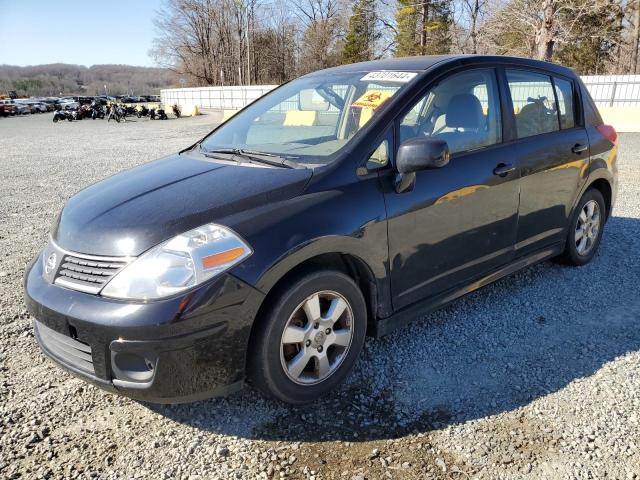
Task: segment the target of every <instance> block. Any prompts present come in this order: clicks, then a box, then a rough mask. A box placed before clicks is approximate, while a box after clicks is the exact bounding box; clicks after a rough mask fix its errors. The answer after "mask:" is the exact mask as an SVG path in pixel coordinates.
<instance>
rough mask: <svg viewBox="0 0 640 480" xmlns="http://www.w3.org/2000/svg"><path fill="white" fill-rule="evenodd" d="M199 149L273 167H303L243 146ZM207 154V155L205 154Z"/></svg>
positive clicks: (273, 154) (278, 156) (205, 152)
mask: <svg viewBox="0 0 640 480" xmlns="http://www.w3.org/2000/svg"><path fill="white" fill-rule="evenodd" d="M200 150H201V151H202V152H203V153H204V154H205V155H207V153H213V154H216V153H222V154H226V155H236V156H240V157H244V158H247V159H248V160H249V162H250V163H263V164H265V165H271V166H274V167H284V168H305V167H303V166H302V165H300V164H299V163H297V162H294V161H293V160H289V159H287V158H284V157H281V156H280V155H276V154H275V153H267V152H258V151H255V150H246V149H244V148H216V149H213V150H205V149H204V148H202V147H200ZM207 156H208V155H207Z"/></svg>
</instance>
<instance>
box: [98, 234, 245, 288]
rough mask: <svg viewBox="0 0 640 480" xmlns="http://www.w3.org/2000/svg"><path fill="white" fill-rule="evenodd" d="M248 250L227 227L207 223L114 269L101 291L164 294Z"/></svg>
mask: <svg viewBox="0 0 640 480" xmlns="http://www.w3.org/2000/svg"><path fill="white" fill-rule="evenodd" d="M252 253H253V252H252V250H251V248H250V247H249V246H248V245H247V244H246V243H245V242H244V241H243V240H242V239H241V238H240V237H239V236H237V235H236V234H235V233H233V232H232V231H231V230H229V229H228V228H226V227H223V226H220V225H215V224H213V223H210V224H207V225H203V226H202V227H198V228H195V229H193V230H190V231H188V232H186V233H183V234H181V235H178V236H176V237H173V238H172V239H170V240H167V241H166V242H164V243H161V244H160V245H158V246H156V247H154V248H152V249H151V250H149V251H148V252H146V253H144V254H143V255H142V256H140V257H139V258H137V259H136V260H134V261H133V262H131V263H130V264H129V265H127V266H126V267H125V268H124V269H122V270H121V271H120V272H119V273H117V274H116V275H115V276H114V277H113V278H112V279H111V281H110V282H109V283H108V284H107V285H106V286H105V287H104V289H103V290H102V293H101V294H102V295H103V296H105V297H112V298H124V299H136V300H149V299H157V298H163V297H168V296H170V295H173V294H176V293H179V292H182V291H184V290H187V289H189V288H191V287H194V286H196V285H199V284H200V283H202V282H204V281H205V280H208V279H210V278H211V277H213V276H215V275H218V274H219V273H221V272H223V271H225V270H227V269H229V268H231V267H232V266H234V265H236V264H238V263H239V262H241V261H242V260H244V259H245V258H247V257H248V256H249V255H251V254H252Z"/></svg>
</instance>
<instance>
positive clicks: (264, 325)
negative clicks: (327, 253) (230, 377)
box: [249, 271, 367, 404]
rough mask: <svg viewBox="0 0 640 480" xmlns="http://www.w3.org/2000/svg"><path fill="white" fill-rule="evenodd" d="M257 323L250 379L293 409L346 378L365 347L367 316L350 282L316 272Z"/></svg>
mask: <svg viewBox="0 0 640 480" xmlns="http://www.w3.org/2000/svg"><path fill="white" fill-rule="evenodd" d="M277 295H278V298H277V299H276V300H275V302H274V303H273V304H272V305H271V307H270V308H269V309H268V311H267V312H266V314H265V315H264V316H263V317H262V318H261V319H259V320H258V321H261V324H260V325H259V326H258V331H257V332H256V335H254V337H253V341H252V343H251V347H250V352H249V356H250V357H249V377H250V380H251V381H252V383H253V384H254V385H255V386H257V387H258V388H259V389H260V390H262V391H263V392H265V393H267V394H268V395H271V396H274V397H276V398H278V399H280V400H283V401H285V402H287V403H292V404H303V403H308V402H311V401H313V400H316V399H317V398H318V397H321V396H324V395H326V394H327V393H329V392H330V391H332V390H333V389H334V388H336V387H337V386H338V385H339V384H340V383H342V381H343V380H344V379H345V378H346V376H347V375H348V374H349V373H350V372H351V370H352V368H353V366H354V364H355V362H356V360H357V358H358V355H359V354H360V351H361V350H362V345H363V343H364V338H365V333H366V324H367V318H366V315H367V310H366V306H365V302H364V298H363V296H362V293H361V292H360V289H359V288H358V286H357V285H356V284H355V283H354V281H353V280H352V279H351V278H349V277H348V276H346V275H344V274H343V273H340V272H336V271H320V272H314V273H310V274H307V275H304V276H300V277H297V278H296V279H294V280H293V281H292V283H291V284H290V286H289V287H288V288H286V289H284V290H282V291H280V292H279V293H278V294H277Z"/></svg>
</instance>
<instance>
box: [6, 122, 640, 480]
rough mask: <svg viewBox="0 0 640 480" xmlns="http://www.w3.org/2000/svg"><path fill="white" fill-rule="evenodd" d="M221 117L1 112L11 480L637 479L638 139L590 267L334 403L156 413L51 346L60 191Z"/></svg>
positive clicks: (233, 404)
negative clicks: (35, 266) (35, 330)
mask: <svg viewBox="0 0 640 480" xmlns="http://www.w3.org/2000/svg"><path fill="white" fill-rule="evenodd" d="M210 122H211V121H210V119H208V117H206V116H203V117H198V118H184V119H180V120H170V121H165V122H150V121H146V120H140V121H136V122H130V123H126V124H114V123H110V124H107V123H106V122H104V121H91V120H85V121H82V122H77V123H76V122H73V123H68V122H63V123H61V124H53V123H52V122H51V118H50V115H42V116H30V117H25V118H10V119H0V171H2V177H1V180H0V252H2V253H0V398H1V399H2V400H1V402H0V452H1V454H0V478H36V477H47V478H63V477H69V478H87V477H95V478H189V479H196V478H203V479H204V478H225V479H226V478H246V479H254V478H283V477H285V478H304V479H313V478H315V479H318V480H320V479H346V480H350V479H357V480H363V479H365V478H366V479H378V478H399V479H412V478H415V479H417V478H421V479H422V478H450V479H458V478H459V479H467V478H505V479H507V478H513V479H516V478H517V479H520V478H532V479H534V478H535V479H549V478H567V479H574V478H585V479H586V478H621V479H634V478H635V479H640V328H639V327H640V297H639V296H638V292H639V291H640V256H639V255H638V251H640V154H638V152H640V135H630V134H629V135H622V136H621V139H620V144H621V147H620V148H621V149H620V156H619V158H620V180H621V181H620V183H621V185H620V191H619V196H618V204H617V206H616V209H615V211H614V217H613V218H612V219H611V220H610V222H609V223H608V225H607V227H606V230H605V237H604V240H603V243H602V245H601V249H600V252H599V254H598V255H597V257H596V258H595V260H594V261H593V262H592V263H591V264H590V265H588V266H586V267H583V268H569V267H563V266H559V265H556V264H554V263H551V262H545V263H543V264H541V265H538V266H535V267H533V268H529V269H527V270H525V271H523V272H520V273H518V274H516V275H514V276H512V277H509V278H507V279H504V280H502V281H500V282H498V283H496V284H494V285H492V286H489V287H486V288H483V289H481V290H480V291H478V292H475V293H473V294H471V295H469V296H467V297H465V298H464V299H462V300H460V301H458V302H456V303H455V304H453V305H452V306H450V307H448V308H446V309H445V310H442V311H440V312H437V313H435V314H432V315H430V316H428V317H427V318H426V319H424V320H423V321H421V322H416V323H414V324H412V325H411V326H409V327H408V328H405V329H403V330H401V331H398V332H396V333H395V334H393V335H391V336H389V337H386V338H384V339H382V340H377V341H376V340H372V339H370V340H368V341H367V343H366V346H365V351H364V352H363V355H362V357H361V360H360V361H359V363H358V366H357V368H356V371H355V373H354V374H353V375H352V376H351V378H350V379H349V381H348V382H347V383H346V384H345V385H344V386H343V388H341V390H340V391H339V392H338V393H337V394H336V395H335V396H333V397H332V398H331V399H330V400H326V401H322V402H318V403H316V404H313V405H310V406H306V407H300V408H289V407H286V406H283V405H281V404H278V403H276V402H274V401H272V400H269V399H266V398H263V397H261V396H260V395H259V394H258V393H257V392H256V391H254V390H252V389H249V388H248V389H245V390H244V391H243V392H241V393H239V394H236V395H234V396H232V397H230V398H227V399H213V400H209V401H205V402H198V403H194V404H189V405H179V406H153V405H146V404H142V403H138V402H135V401H132V400H129V399H126V398H121V397H118V396H114V395H111V394H108V393H105V392H103V391H101V390H99V389H97V388H94V387H93V386H90V385H88V384H86V383H85V382H83V381H81V380H78V379H76V378H74V377H72V376H71V375H69V374H67V373H66V372H64V371H63V370H61V369H60V368H58V367H56V366H55V365H54V364H53V363H52V362H51V361H49V360H47V359H45V357H44V356H43V355H42V354H41V353H40V352H39V350H38V348H37V346H36V344H35V341H34V338H33V335H32V331H31V318H30V317H29V315H28V314H27V312H26V308H25V305H24V302H23V298H22V275H23V272H24V267H25V264H26V263H27V262H28V261H29V260H30V259H31V258H32V257H33V255H35V254H36V253H37V251H38V250H39V249H40V248H41V247H42V246H43V245H44V243H45V241H46V236H47V232H48V230H49V227H50V224H51V222H52V221H53V219H54V216H55V214H56V213H57V211H58V210H59V209H60V208H61V207H62V205H63V203H64V201H65V200H66V199H67V198H69V197H70V196H71V195H73V194H74V193H75V192H76V191H78V190H79V189H80V188H81V187H84V186H86V185H88V184H90V183H93V182H95V181H97V180H100V179H101V178H104V177H106V176H108V175H111V174H113V173H115V172H118V171H120V170H122V169H124V168H128V167H132V166H134V165H138V164H141V163H144V162H147V161H149V160H152V159H154V158H157V157H159V156H161V155H164V154H168V153H171V152H174V151H176V150H178V149H180V148H182V147H185V146H187V145H189V144H190V143H192V142H193V141H194V140H196V139H197V138H199V137H200V136H202V135H203V134H204V133H206V132H207V131H208V130H209V129H210V127H211V126H210Z"/></svg>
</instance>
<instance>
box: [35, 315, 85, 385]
mask: <svg viewBox="0 0 640 480" xmlns="http://www.w3.org/2000/svg"><path fill="white" fill-rule="evenodd" d="M34 327H35V330H36V338H37V339H38V341H39V342H40V344H41V345H42V347H43V348H44V349H45V351H46V352H47V353H49V354H50V355H51V356H53V357H55V358H57V359H58V360H60V361H61V362H62V363H64V364H66V365H69V366H72V367H75V368H77V369H79V370H82V371H83V372H87V373H90V374H91V375H95V371H94V368H93V357H92V356H91V347H90V346H89V345H87V344H86V343H83V342H80V341H78V340H75V339H73V338H71V337H68V336H67V335H64V334H62V333H59V332H56V331H55V330H52V329H51V328H49V327H47V326H46V325H45V324H43V323H41V322H39V321H37V320H36V321H34Z"/></svg>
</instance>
